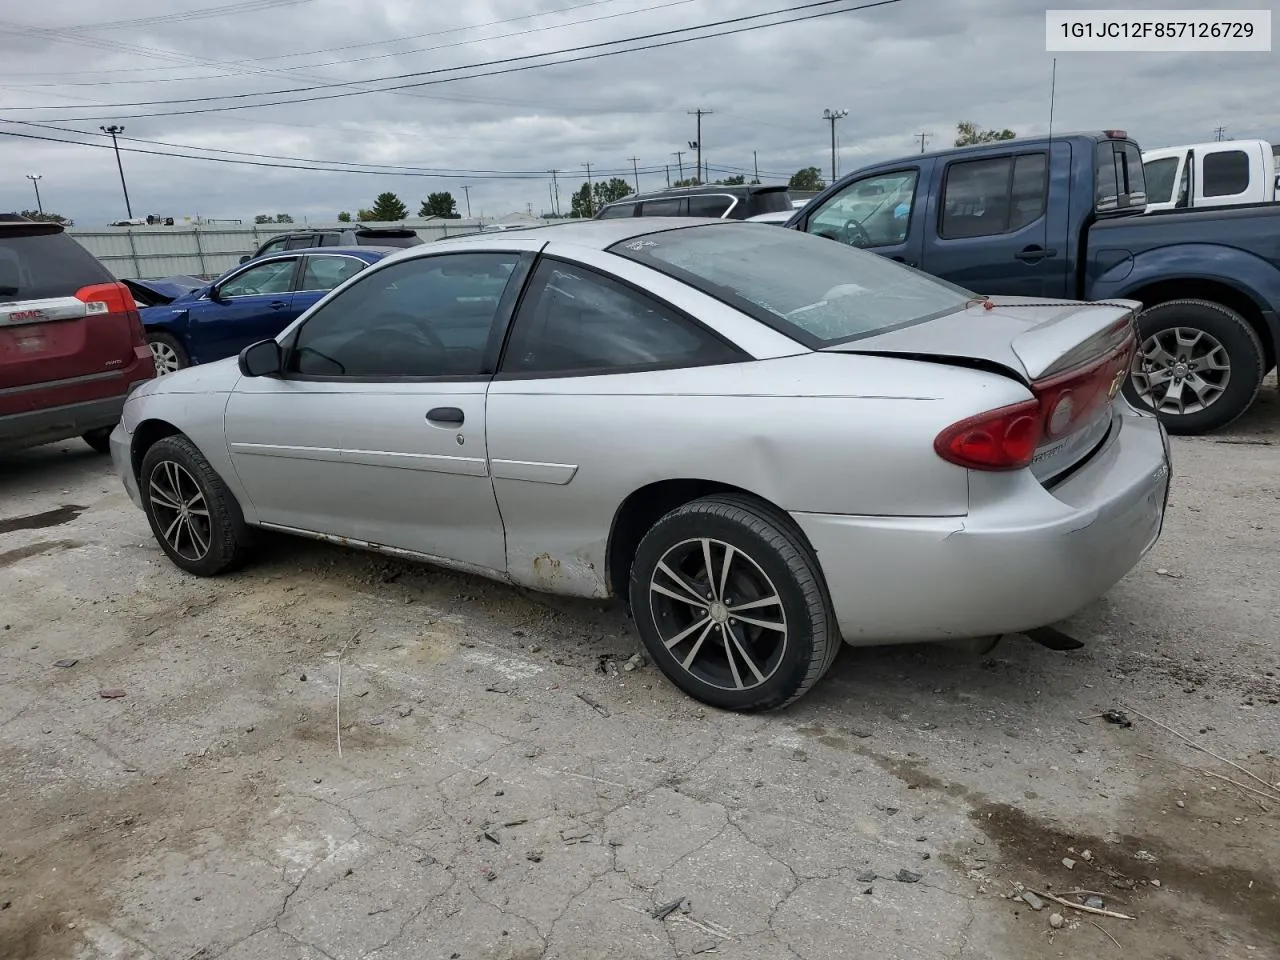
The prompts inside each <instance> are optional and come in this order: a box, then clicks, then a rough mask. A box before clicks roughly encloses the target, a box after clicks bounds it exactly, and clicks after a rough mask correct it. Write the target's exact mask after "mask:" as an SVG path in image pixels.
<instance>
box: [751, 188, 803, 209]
mask: <svg viewBox="0 0 1280 960" xmlns="http://www.w3.org/2000/svg"><path fill="white" fill-rule="evenodd" d="M751 207H752V209H753V210H754V211H755V212H756V213H781V212H782V211H783V210H793V209H795V208H794V207H793V206H792V205H791V192H790V191H788V190H762V191H760V192H759V193H753V194H752V195H751Z"/></svg>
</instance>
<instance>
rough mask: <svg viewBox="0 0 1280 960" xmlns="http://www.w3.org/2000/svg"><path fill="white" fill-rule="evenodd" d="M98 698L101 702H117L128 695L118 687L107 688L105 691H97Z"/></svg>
mask: <svg viewBox="0 0 1280 960" xmlns="http://www.w3.org/2000/svg"><path fill="white" fill-rule="evenodd" d="M98 696H100V697H101V698H102V699H103V700H119V699H120V698H121V697H125V696H128V694H127V693H125V692H124V691H123V690H121V689H120V688H119V687H107V688H106V689H105V690H99V691H98Z"/></svg>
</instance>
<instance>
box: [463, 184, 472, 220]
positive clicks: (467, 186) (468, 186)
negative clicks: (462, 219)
mask: <svg viewBox="0 0 1280 960" xmlns="http://www.w3.org/2000/svg"><path fill="white" fill-rule="evenodd" d="M462 192H463V193H465V194H466V195H467V219H468V220H470V219H471V184H469V183H464V184H463V185H462Z"/></svg>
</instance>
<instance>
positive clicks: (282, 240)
mask: <svg viewBox="0 0 1280 960" xmlns="http://www.w3.org/2000/svg"><path fill="white" fill-rule="evenodd" d="M288 242H289V238H288V237H279V238H277V239H275V240H271V241H269V242H268V243H264V244H263V245H262V246H261V247H260V248H259V249H258V256H260V257H261V256H265V255H266V254H268V253H280V252H281V251H282V250H284V245H285V244H286V243H288Z"/></svg>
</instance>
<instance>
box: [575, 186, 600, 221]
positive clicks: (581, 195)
mask: <svg viewBox="0 0 1280 960" xmlns="http://www.w3.org/2000/svg"><path fill="white" fill-rule="evenodd" d="M569 215H570V216H572V217H594V216H595V215H596V205H595V202H594V201H593V200H592V198H591V186H590V184H586V183H584V184H583V185H582V186H581V187H579V188H578V189H577V190H575V191H573V196H572V197H571V198H570V200H569Z"/></svg>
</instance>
